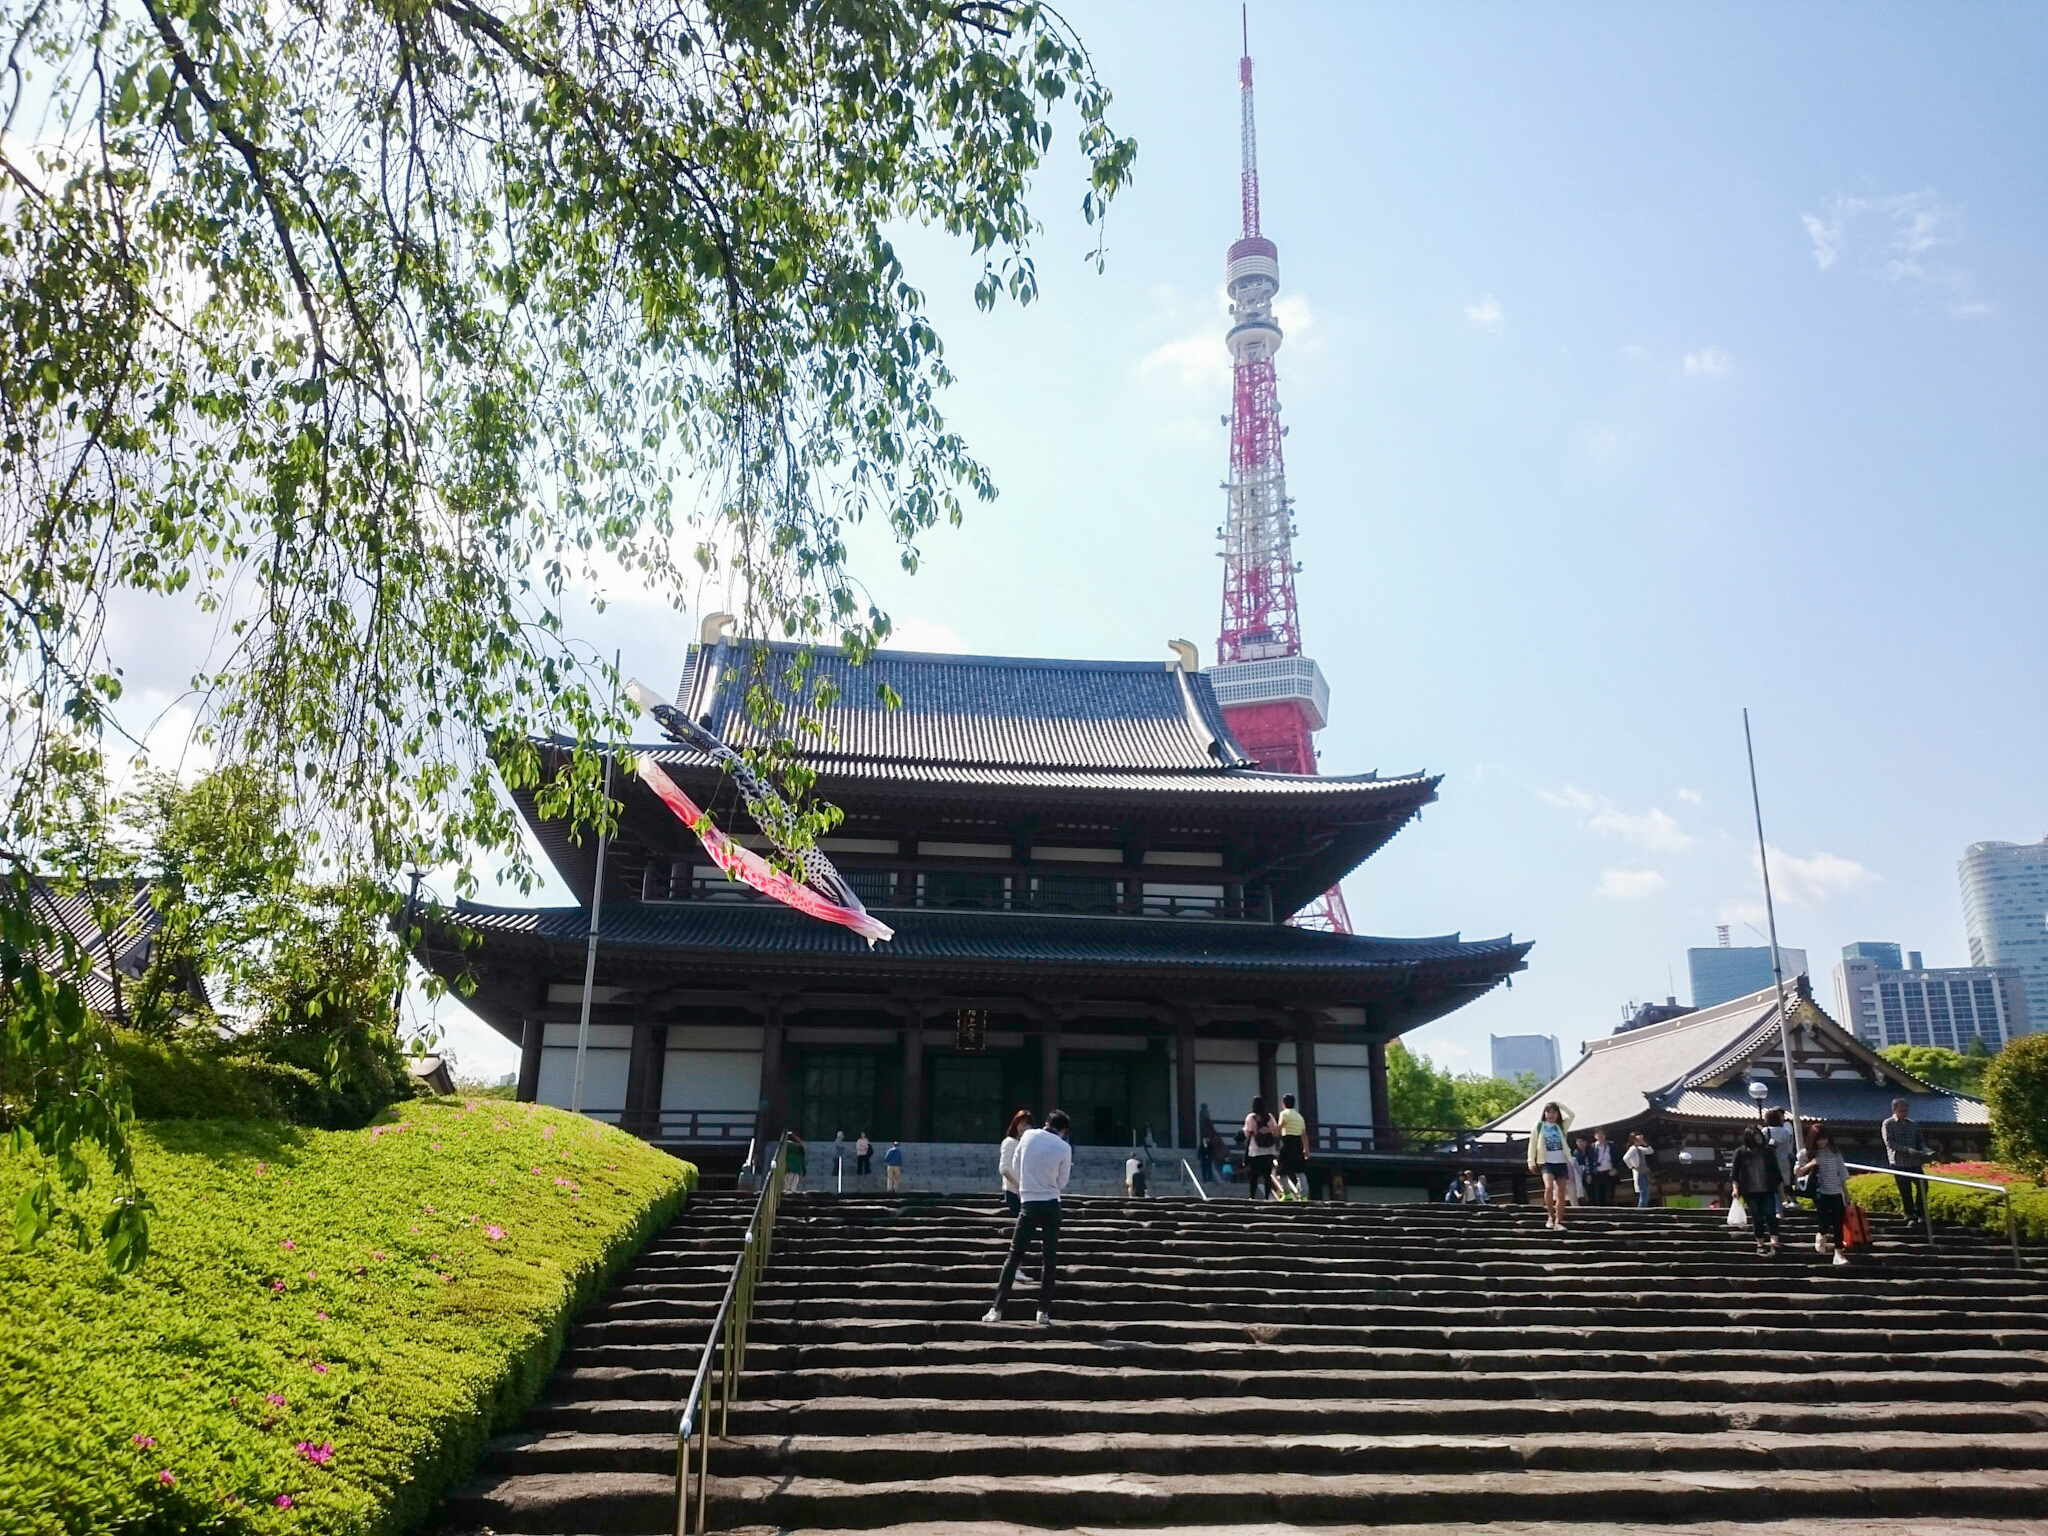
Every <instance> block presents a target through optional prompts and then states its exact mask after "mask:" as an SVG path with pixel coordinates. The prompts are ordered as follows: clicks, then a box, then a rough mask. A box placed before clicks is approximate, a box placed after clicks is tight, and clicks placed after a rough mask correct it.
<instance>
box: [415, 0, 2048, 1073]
mask: <svg viewBox="0 0 2048 1536" xmlns="http://www.w3.org/2000/svg"><path fill="white" fill-rule="evenodd" d="M1068 15H1069V17H1070V19H1071V20H1072V21H1073V22H1074V23H1075V25H1076V26H1077V28H1078V29H1079V30H1080V32H1081V34H1082V35H1083V37H1084V38H1085V39H1086V40H1087V42H1088V43H1089V45H1090V46H1091V48H1092V49H1093V50H1094V53H1095V56H1096V58H1097V61H1098V63H1099V65H1100V67H1101V69H1102V71H1103V73H1104V75H1105V76H1106V78H1107V79H1108V80H1109V81H1110V83H1111V84H1112V86H1113V88H1114V90H1115V92H1116V96H1117V109H1116V120H1117V122H1118V125H1119V126H1120V127H1121V128H1122V129H1123V131H1125V132H1129V133H1132V134H1135V135H1136V137H1137V138H1138V140H1139V144H1140V152H1139V158H1138V165H1137V182H1136V184H1135V186H1134V187H1133V188H1132V189H1131V191H1130V193H1129V194H1128V195H1127V196H1126V197H1124V198H1122V199H1120V200H1119V202H1118V203H1117V205H1116V207H1115V209H1114V212H1113V214H1112V222H1111V225H1110V265H1109V270H1108V271H1107V273H1106V274H1104V275H1101V276H1097V275H1095V274H1094V273H1093V271H1092V270H1091V269H1089V268H1088V267H1087V266H1086V265H1085V264H1084V263H1083V261H1082V260H1081V259H1080V254H1081V252H1082V251H1083V250H1084V249H1085V248H1086V246H1087V244H1088V241H1089V235H1088V232H1087V231H1086V230H1085V228H1084V227H1083V226H1082V225H1081V223H1080V221H1079V219H1078V217H1077V216H1076V213H1075V210H1076V209H1077V207H1078V203H1079V194H1080V187H1079V184H1078V181H1077V180H1076V176H1075V171H1074V167H1073V165H1072V164H1071V163H1066V162H1063V163H1062V164H1061V165H1059V166H1056V167H1054V168H1052V169H1051V170H1049V171H1048V173H1047V174H1046V175H1045V176H1044V177H1043V178H1042V179H1041V183H1040V200H1041V203H1042V206H1043V208H1044V211H1045V216H1046V221H1047V230H1046V234H1045V237H1044V239H1043V241H1042V242H1041V244H1040V247H1039V250H1038V262H1039V271H1040V275H1041V280H1042V289H1043V293H1042V297H1041V299H1040V301H1039V302H1038V303H1037V304H1035V305H1033V306H1031V307H1030V308H1029V309H1028V310H1025V311H1022V312H1018V311H1014V310H1012V311H1008V312H1004V313H999V314H997V315H995V316H983V315H981V314H979V313H978V312H976V311H975V310H974V308H973V305H972V303H971V300H970V289H971V283H972V276H973V272H972V268H971V265H970V264H969V263H968V262H966V261H965V260H964V259H963V257H962V255H961V254H960V253H958V252H956V251H951V250H949V249H947V248H946V247H945V246H944V245H943V243H942V242H940V241H939V240H938V239H937V238H935V237H928V236H925V235H922V234H920V233H916V232H912V233H910V234H907V235H906V236H905V238H904V240H903V242H902V244H903V249H904V250H905V251H906V253H907V255H908V256H909V259H910V261H911V263H912V272H913V276H914V277H915V278H916V279H917V280H919V281H921V282H922V283H923V285H924V286H925V288H926V289H927V291H928V293H929V295H930V298H931V302H932V305H933V309H934V313H935V316H936V318H937V320H938V322H939V329H940V332H941V334H942V335H943V336H944V337H945V338H946V342H947V345H948V357H949V360H950V361H951V363H952V365H953V367H954V368H955V370H956V372H957V373H958V375H959V378H960V383H959V385H958V386H957V388H956V389H955V390H954V392H953V394H952V397H951V400H950V410H951V415H952V419H953V423H954V425H956V426H957V427H959V428H960V429H961V430H963V431H964V432H965V433H966V434H967V436H968V438H969V440H970V442H971V443H972V444H973V445H974V446H975V447H976V449H978V451H979V452H980V453H981V454H982V455H983V457H984V458H985V459H986V461H987V462H988V463H989V464H990V466H991V468H992V469H993V470H994V472H995V475H996V478H997V480H998V482H999V484H1000V485H1001V487H1002V491H1003V494H1002V496H1001V498H1000V500H998V501H997V502H996V503H995V504H993V505H992V506H989V507H985V508H984V507H976V508H973V509H971V511H970V516H969V520H968V522H967V524H966V526H965V527H964V528H963V529H961V530H959V531H958V532H948V533H945V534H942V535H935V536H933V537H932V538H931V539H930V540H928V542H927V545H926V557H927V558H926V563H925V567H924V570H923V572H922V573H921V574H920V575H919V576H917V577H916V578H915V579H914V580H905V579H901V578H898V577H896V576H895V575H894V573H893V572H892V571H891V570H890V569H889V566H888V561H887V558H886V555H883V556H882V558H878V559H876V560H875V561H874V562H873V569H874V571H875V573H876V575H877V585H876V588H875V591H876V594H877V596H878V597H879V598H880V599H881V600H882V601H883V603H884V605H885V606H887V607H889V608H890V609H891V610H892V611H893V612H894V613H895V614H896V616H897V618H898V621H899V624H900V626H901V628H902V629H903V631H904V634H905V637H906V638H907V639H909V640H911V641H913V642H915V643H918V644H922V645H926V646H929V647H931V648H941V647H951V648H964V649H969V650H974V651H981V652H993V653H1015V654H1036V655H1076V656H1094V657H1120V658H1135V657H1154V656H1156V657H1159V658H1161V659H1164V658H1165V656H1166V654H1167V652H1166V641H1167V640H1168V639H1169V638H1170V637H1177V636H1186V637H1188V638H1191V639H1194V640H1196V641H1197V642H1199V643H1200V644H1201V645H1202V646H1203V648H1204V651H1205V654H1209V653H1212V652H1213V645H1214V640H1215V635H1216V625H1217V618H1216V615H1217V607H1218V601H1219V583H1220V562H1219V561H1218V560H1217V559H1216V558H1215V556H1214V553H1213V551H1214V543H1213V537H1212V535H1213V530H1214V528H1215V526H1216V524H1217V522H1218V521H1219V519H1220V517H1221V514H1222V507H1223V502H1222V493H1221V491H1220V490H1219V488H1218V487H1219V482H1220V480H1221V479H1222V476H1223V473H1224V468H1225V455H1226V450H1227V443H1226V434H1225V429H1224V428H1223V426H1222V425H1221V423H1220V421H1219V416H1220V414H1221V413H1222V412H1223V411H1224V410H1226V409H1227V407H1228V373H1227V363H1226V360H1225V355H1224V352H1223V349H1222V345H1221V334H1222V329H1223V325H1222V299H1221V292H1220V289H1221V276H1222V264H1223V251H1224V247H1225V246H1226V245H1227V244H1228V243H1229V241H1230V240H1231V239H1232V238H1234V236H1235V234H1236V223H1235V220H1236V210H1237V102H1236V59H1237V52H1238V11H1237V8H1236V6H1235V5H1211V4H1195V3H1189V0H1177V3H1174V4H1171V5H1140V4H1134V3H1130V0H1116V3H1092V4H1080V3H1077V4H1073V5H1070V6H1069V7H1068ZM1251 28H1252V46H1253V52H1254V55H1255V57H1256V60H1257V70H1258V84H1259V137H1260V145H1261V162H1262V163H1261V172H1262V181H1263V187H1264V205H1265V229H1266V233H1267V234H1268V235H1269V236H1270V237H1272V238H1273V239H1274V240H1276V241H1277V242H1278V244H1279V247H1280V255H1281V272H1282V284H1283V293H1282V299H1281V302H1280V306H1279V313H1280V316H1281V319H1282V321H1283V323H1284V324H1285V325H1286V326H1287V328H1288V338H1287V343H1286V346H1285V348H1284V350H1283V351H1282V353H1281V355H1280V360H1279V362H1280V393H1281V399H1282V402H1283V406H1284V410H1285V417H1284V419H1285V420H1286V421H1287V422H1288V424H1289V426H1290V435H1289V437H1288V439H1287V455H1288V470H1289V482H1290V489H1291V490H1292V492H1293V494H1294V495H1295V497H1296V498H1297V500H1298V504H1299V507H1298V513H1299V523H1300V528H1301V537H1300V541H1299V544H1298V548H1297V553H1298V555H1299V557H1300V558H1301V559H1302V560H1303V561H1304V563H1305V567H1306V568H1305V570H1304V572H1303V574H1302V576H1301V578H1300V593H1301V605H1302V615H1303V629H1304V633H1305V635H1306V638H1307V648H1308V650H1309V652H1310V653H1311V654H1312V655H1314V656H1315V657H1316V658H1317V659H1318V660H1319V661H1320V662H1321V663H1322V666H1323V668H1324V671H1325V672H1326V673H1327V675H1328V677H1329V680H1330V684H1331V689H1332V693H1333V704H1332V711H1331V722H1330V725H1329V728H1328V729H1327V730H1325V731H1324V732H1323V733H1322V735H1321V737H1320V738H1319V742H1320V747H1321V750H1322V754H1323V757H1322V761H1323V766H1324V768H1325V770H1326V771H1330V772H1352V771H1360V770H1365V769H1375V768H1376V769H1380V770H1383V771H1387V772H1398V771H1406V770H1411V769H1415V768H1427V769H1430V770H1432V771H1436V772H1441V773H1443V774H1444V775H1445V778H1444V783H1443V787H1442V791H1441V797H1442V798H1441V801H1440V803H1439V804H1438V805H1436V806H1434V807H1432V808H1431V809H1430V810H1429V811H1428V812H1427V813H1425V815H1424V816H1423V818H1422V819H1421V821H1420V822H1419V823H1417V824H1416V825H1413V826H1411V827H1410V828H1408V829H1407V830H1406V831H1404V832H1403V833H1402V834H1401V835H1400V837H1399V838H1397V839H1396V840H1395V842H1394V843H1393V844H1392V845H1390V846H1389V847H1388V848H1387V849H1386V850H1385V851H1384V852H1383V853H1381V854H1380V855H1379V856H1378V857H1377V858H1375V859H1373V860H1372V861H1371V862H1370V863H1369V864H1367V865H1366V866H1365V867H1364V868H1363V869H1361V870H1360V871H1359V872H1358V873H1357V874H1356V875H1354V876H1353V877H1352V878H1351V879H1350V880H1349V881H1348V882H1347V884H1346V893H1347V896H1348V898H1349V901H1350V905H1351V911H1352V914H1353V917H1354V919H1355V921H1356V922H1357V925H1358V927H1359V928H1360V930H1361V931H1364V932H1371V933H1382V934H1434V933H1443V932H1450V931H1453V930H1461V931H1463V932H1464V933H1465V934H1466V935H1468V936H1487V935H1493V934H1498V933H1504V932H1509V931H1512V932H1513V933H1515V934H1516V935H1517V936H1519V937H1524V938H1530V939H1534V940H1535V941H1536V949H1535V952H1534V954H1533V955H1532V956H1531V960H1530V969H1529V971H1528V973H1527V974H1526V975H1525V976H1523V977H1520V978H1518V979H1517V981H1516V984H1515V986H1514V988H1513V990H1511V991H1499V992H1496V993H1495V994H1494V995H1492V996H1490V997H1488V998H1487V999H1485V1000H1484V1001H1482V1002H1480V1003H1478V1004H1475V1005H1473V1006H1472V1007H1469V1008H1467V1009H1465V1010H1464V1011H1462V1012H1461V1013H1459V1014H1457V1015H1456V1016H1454V1017H1453V1018H1452V1019H1451V1020H1449V1021H1446V1022H1444V1023H1441V1024H1438V1025H1435V1026H1432V1027H1430V1028H1428V1029H1426V1030H1424V1031H1422V1032H1420V1033H1419V1034H1418V1036H1417V1037H1416V1040H1417V1042H1419V1044H1420V1045H1421V1046H1422V1048H1424V1049H1426V1050H1428V1051H1429V1052H1430V1053H1431V1054H1433V1055H1434V1056H1436V1057H1437V1058H1438V1059H1439V1060H1440V1061H1443V1062H1444V1063H1446V1064H1448V1065H1452V1066H1456V1067H1459V1068H1464V1067H1470V1066H1483V1065H1484V1063H1485V1057H1486V1041H1487V1035H1488V1033H1489V1032H1495V1033H1503V1034H1506V1033H1522V1032H1540V1033H1546V1034H1556V1035H1558V1036H1560V1037H1561V1038H1562V1040H1563V1043H1564V1048H1565V1051H1566V1052H1567V1054H1570V1053H1571V1052H1573V1051H1574V1050H1575V1049H1576V1047H1577V1044H1578V1042H1579V1041H1580V1040H1582V1039H1585V1038H1588V1037H1591V1036H1596V1035H1599V1034H1604V1033H1605V1032H1606V1031H1607V1030H1608V1029H1609V1028H1611V1027H1612V1025H1613V1024H1614V1023H1615V1022H1616V1020H1617V1019H1618V1017H1619V1014H1620V1010H1621V1008H1622V1005H1623V1004H1625V1003H1627V1002H1628V1001H1629V1000H1631V999H1638V1000H1641V999H1649V998H1652V997H1658V998H1661V997H1662V996H1663V995H1664V994H1665V993H1666V991H1667V990H1675V991H1676V992H1677V994H1678V996H1679V998H1680V1000H1681V1001H1684V1000H1685V999H1686V996H1687V985H1686V977H1685V955H1684V952H1685V949H1686V948H1687V946H1689V945H1708V944H1712V943H1713V942H1714V925H1715V924H1716V923H1721V922H1732V923H1734V924H1735V925H1736V929H1735V931H1736V933H1737V935H1738V939H1737V942H1741V941H1742V939H1743V938H1749V939H1750V941H1751V942H1758V941H1757V940H1755V939H1754V937H1753V936H1751V935H1749V933H1748V931H1747V930H1746V929H1745V928H1744V927H1743V926H1741V925H1742V924H1743V923H1744V922H1747V921H1754V922H1755V923H1756V924H1757V925H1758V926H1761V925H1762V916H1761V901H1760V889H1759V886H1758V883H1757V878H1756V872H1755V864H1754V834H1753V830H1752V828H1751V826H1750V823H1749V820H1748V817H1749V804H1748V798H1747V782H1746V779H1745V776H1744V760H1743V748H1742V724H1741V710H1742V708H1743V707H1744V706H1745V705H1747V706H1748V707H1749V709H1750V711H1751V714H1752V718H1753V721H1754V725H1755V729H1756V734H1757V749H1758V755H1759V767H1760V770H1761V774H1762V779H1763V789H1764V795H1765V816H1766V824H1767V830H1768V831H1769V833H1770V841H1771V843H1772V845H1773V847H1774V848H1775V849H1779V850H1782V853H1783V859H1782V861H1781V862H1780V863H1779V865H1778V866H1777V869H1776V871H1775V872H1776V875H1777V878H1778V882H1779V895H1780V903H1779V924H1780V933H1781V937H1782V940H1783V942H1784V943H1786V944H1788V945H1794V946H1803V947H1805V948H1807V949H1808V950H1809V951H1811V952H1812V954H1813V957H1814V961H1815V964H1816V966H1817V968H1819V969H1820V971H1821V973H1822V981H1821V992H1822V998H1823V1002H1824V1004H1826V1005H1828V1006H1832V1003H1831V995H1830V994H1829V992H1828V991H1827V983H1826V980H1825V977H1826V970H1827V967H1828V966H1829V965H1831V964H1832V962H1833V960H1834V958H1835V956H1836V953H1837V951H1838V950H1839V947H1840V946H1841V945H1842V944H1844V943H1846V942H1849V941H1851V940H1854V939H1865V938H1870V939H1895V940H1898V941H1900V942H1902V943H1904V944H1906V945H1908V946H1909V947H1912V948H1917V949H1921V950H1924V951H1925V952H1926V955H1927V959H1928V963H1929V964H1938V963H1951V964H1957V963H1963V962H1964V960H1965V959H1966V954H1965V950H1964V943H1963V931H1962V918H1961V911H1960V903H1959V900H1958V896H1957V888H1956V875H1955V861H1956V859H1957V857H1958V856H1959V855H1960V853H1961V851H1962V849H1963V847H1964V846H1965V845H1966V844H1967V843H1969V842H1972V841H1974V840H1977V839H1980V838H2006V839H2011V840H2015V841H2018V840H2031V839H2033V838H2037V837H2040V836H2041V835H2043V833H2044V832H2048V708H2044V706H2048V617H2044V614H2048V606H2044V603H2043V600H2042V590H2043V572H2044V569H2048V533H2044V518H2043V504H2044V495H2043V493H2044V489H2048V446H2044V445H2048V432H2044V430H2043V425H2042V424H2043V423H2044V422H2048V382H2044V369H2043V363H2044V357H2048V351H2044V339H2048V338H2044V328H2043V301H2044V297H2048V284H2044V277H2048V256H2044V252H2048V228H2044V223H2048V89H2044V87H2043V85H2042V81H2043V80H2044V79H2048V10H2044V9H2043V8H2041V7H2039V6H2006V5H1996V4H1979V5H1971V6H1955V5H1944V6H1935V5H1922V6H1899V5H1881V4H1856V5H1823V4H1806V5H1800V6H1796V7H1786V6H1781V5H1731V4H1714V5H1680V4H1664V5H1654V6H1650V5H1596V4H1575V5H1564V4H1555V5H1543V6H1509V5H1505V4H1487V5H1460V4H1445V3H1437V0H1432V3H1428V4H1373V5H1365V4H1343V5H1317V4H1307V3H1300V4H1283V3H1276V0H1266V3H1262V4H1258V5H1255V6H1254V7H1253V13H1252V17H1251ZM1292 428H1299V429H1300V430H1299V432H1294V431H1292V430H1291V429H1292ZM877 553H878V554H880V553H881V552H880V551H879V550H878V551H877ZM621 595H623V594H621ZM688 634H689V625H688V623H686V622H685V621H684V620H682V619H679V618H677V617H676V616H674V615H670V614H666V613H664V612H662V611H660V610H656V609H653V608H651V607H648V606H644V605H636V604H633V603H631V602H627V603H623V604H621V605H620V606H618V607H616V608H614V609H613V610H612V611H611V612H610V613H609V614H608V615H607V616H606V618H605V619H604V620H602V621H599V622H596V623H594V624H593V625H592V627H591V630H590V638H591V639H592V640H593V641H594V642H595V643H597V644H599V645H600V646H602V647H603V648H605V649H609V648H610V647H611V646H612V645H614V644H618V645H622V646H623V647H624V649H625V652H626V661H627V666H628V669H629V670H631V671H636V672H639V673H640V674H641V675H643V676H645V677H647V678H648V679H649V681H654V682H658V683H659V684H660V685H661V686H664V687H666V686H669V685H671V684H672V683H673V681H674V679H675V676H676V675H677V673H678V671H679V669H680V666H681V660H682V648H683V645H684V644H685V642H686V640H687V638H688ZM1672 977H1675V982H1672V981H1669V980H1668V979H1667V978H1672ZM453 1038H454V1044H455V1046H456V1048H457V1050H458V1052H459V1053H461V1055H462V1056H463V1058H464V1060H465V1062H466V1063H470V1064H472V1065H474V1066H475V1067H477V1068H479V1069H481V1068H484V1067H486V1066H489V1067H492V1068H494V1069H496V1070H507V1069H509V1067H510V1066H511V1065H512V1060H511V1052H510V1051H509V1050H508V1049H505V1048H503V1047H502V1045H500V1044H498V1043H496V1042H495V1037H488V1038H487V1037H486V1033H485V1032H484V1031H481V1030H480V1029H475V1028H473V1027H458V1028H456V1029H455V1030H454V1035H453Z"/></svg>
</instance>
